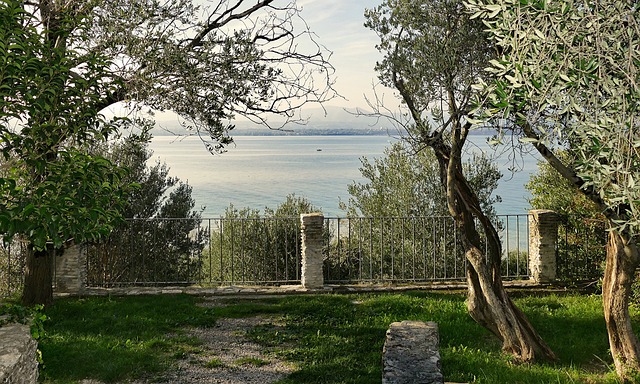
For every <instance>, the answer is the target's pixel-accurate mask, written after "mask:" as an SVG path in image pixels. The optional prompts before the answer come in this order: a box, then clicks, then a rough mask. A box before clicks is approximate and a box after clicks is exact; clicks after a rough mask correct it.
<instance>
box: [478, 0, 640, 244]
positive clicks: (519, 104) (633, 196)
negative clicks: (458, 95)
mask: <svg viewBox="0 0 640 384" xmlns="http://www.w3.org/2000/svg"><path fill="white" fill-rule="evenodd" d="M466 4H467V7H468V8H469V9H470V11H471V12H472V13H473V14H474V16H475V17H477V18H481V19H483V22H484V24H485V25H486V26H487V28H488V30H489V31H490V33H491V35H492V38H493V39H494V40H495V41H496V42H497V44H498V45H499V46H500V47H501V48H502V52H503V58H502V59H501V60H496V61H492V62H491V67H490V68H489V69H488V71H489V72H491V73H493V74H496V75H497V76H498V78H497V79H496V80H495V81H494V82H492V83H490V82H487V83H480V84H479V85H478V86H477V89H480V90H483V91H484V93H485V95H486V96H485V97H483V98H479V99H478V111H482V113H483V117H484V120H485V121H487V120H491V119H495V118H507V119H512V120H514V121H515V122H516V124H526V125H528V126H530V127H532V129H533V130H532V132H536V135H539V136H541V137H540V139H541V140H542V141H544V142H545V143H549V142H554V141H556V142H558V144H560V145H562V146H564V147H565V148H569V149H571V151H572V153H574V154H575V156H576V159H575V161H574V163H573V164H572V165H571V169H572V170H573V171H575V173H576V174H577V176H578V177H579V178H580V179H581V180H584V185H576V187H580V188H583V190H585V191H586V190H587V189H586V188H587V187H588V188H590V191H591V192H590V193H591V194H592V196H593V197H594V198H596V199H600V200H601V202H602V204H603V205H604V206H606V207H608V208H609V209H610V211H609V212H615V214H614V215H615V216H618V217H617V218H616V219H615V223H617V224H616V225H618V228H619V229H621V228H627V229H631V230H632V231H633V232H634V233H638V232H639V231H640V214H639V212H640V209H638V201H640V192H638V188H636V185H637V180H639V178H640V160H639V159H640V154H639V152H638V150H637V148H638V147H636V146H635V144H636V143H638V141H639V140H640V139H639V137H638V133H637V132H638V121H639V120H638V119H639V118H640V116H639V115H638V112H639V111H640V109H639V108H638V102H637V101H638V99H639V97H640V86H639V84H640V71H639V68H638V64H639V63H640V48H639V47H640V29H638V28H637V22H636V20H637V18H638V12H639V11H638V9H637V8H636V7H635V5H634V4H632V3H629V2H626V1H621V0H607V1H605V2H604V3H603V2H598V3H597V5H594V3H591V2H588V1H583V0H566V1H562V2H559V3H552V2H546V1H533V2H532V1H521V0H486V1H483V2H482V1H475V0H474V1H468V2H467V3H466ZM497 9H500V11H499V12H497V13H496V10H497ZM514 112H516V113H514ZM528 136H529V140H530V141H531V142H532V143H535V142H539V140H538V137H535V136H532V135H531V134H528ZM521 141H523V140H521ZM540 142H541V141H540ZM610 219H611V218H610Z"/></svg>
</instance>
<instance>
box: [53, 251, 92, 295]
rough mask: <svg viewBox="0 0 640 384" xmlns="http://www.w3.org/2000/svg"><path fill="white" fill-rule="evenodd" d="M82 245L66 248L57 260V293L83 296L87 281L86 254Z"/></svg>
mask: <svg viewBox="0 0 640 384" xmlns="http://www.w3.org/2000/svg"><path fill="white" fill-rule="evenodd" d="M83 248H84V247H82V246H81V245H77V244H73V245H71V246H69V247H65V249H64V252H62V254H61V255H60V254H57V255H56V259H55V275H54V276H55V291H56V292H57V293H68V294H75V295H78V294H81V293H82V292H84V288H85V286H86V281H87V263H86V253H85V251H84V249H83Z"/></svg>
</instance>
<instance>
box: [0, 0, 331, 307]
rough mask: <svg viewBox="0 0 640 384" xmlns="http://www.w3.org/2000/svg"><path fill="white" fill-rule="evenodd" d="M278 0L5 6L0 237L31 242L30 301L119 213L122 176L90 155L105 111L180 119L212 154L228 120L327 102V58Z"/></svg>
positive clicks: (49, 0)
mask: <svg viewBox="0 0 640 384" xmlns="http://www.w3.org/2000/svg"><path fill="white" fill-rule="evenodd" d="M278 2H279V1H276V0H260V1H249V0H219V1H214V2H211V3H209V4H208V5H207V6H203V7H201V6H196V5H194V4H193V3H192V1H191V0H178V1H170V2H159V1H155V0H115V1H111V0H109V1H106V0H88V1H85V0H82V1H81V0H70V1H69V0H64V1H63V0H36V1H27V2H25V1H17V0H6V1H2V2H0V11H1V12H2V13H1V15H0V17H1V18H2V19H1V20H0V21H1V22H2V23H1V24H2V27H1V28H0V35H1V36H0V37H1V39H0V41H2V45H1V46H0V56H1V60H0V65H1V67H0V76H1V78H2V83H1V84H2V86H1V87H0V95H1V97H0V103H1V104H0V105H1V108H0V113H1V115H0V121H1V123H2V125H1V129H0V135H1V139H2V140H1V144H0V149H1V150H2V153H3V156H4V160H5V161H6V163H4V164H5V166H6V167H8V169H9V176H8V177H3V178H2V179H1V183H0V188H2V189H1V190H0V193H1V194H2V210H1V211H0V232H2V233H3V234H5V235H6V237H7V238H10V237H12V236H13V235H22V236H24V237H26V238H27V240H28V241H29V242H30V243H31V244H32V245H33V247H32V248H33V250H34V252H32V253H33V257H30V258H29V260H30V262H28V263H27V274H26V277H25V290H24V295H23V300H24V301H25V303H32V302H44V303H46V302H50V301H51V300H52V290H51V277H50V275H51V263H50V261H51V257H52V255H53V252H54V251H55V249H58V251H59V250H60V249H61V247H62V246H63V244H64V243H65V242H66V241H67V240H69V239H74V240H75V241H77V242H80V241H84V240H95V239H97V238H98V237H99V236H101V235H104V234H107V233H108V232H109V231H110V229H111V228H112V225H111V223H112V222H113V219H115V218H117V217H118V216H119V209H118V204H115V202H116V201H118V200H121V197H122V196H121V195H122V193H123V192H124V191H120V190H117V189H114V188H113V187H112V186H113V185H114V184H119V180H120V179H121V178H122V176H123V174H122V171H121V170H120V169H119V168H118V167H115V166H114V165H113V164H111V163H110V162H109V161H107V160H105V159H100V158H95V157H92V156H89V155H87V154H86V152H85V151H84V148H87V147H91V146H93V145H94V144H95V143H98V142H100V141H102V140H105V139H107V138H109V137H111V136H112V135H113V134H114V131H115V130H116V129H117V128H119V125H120V124H119V123H120V122H121V121H122V119H114V120H109V121H108V120H107V119H105V118H104V117H103V116H102V115H101V114H100V112H101V111H102V110H103V109H104V108H106V107H109V106H113V105H116V104H118V103H120V104H119V105H124V106H125V107H127V108H128V109H129V110H134V111H138V110H141V109H143V108H146V107H151V108H153V109H155V110H171V111H174V112H176V113H177V114H178V115H179V116H180V117H181V118H182V120H181V121H182V122H183V124H184V125H185V127H187V128H189V129H192V130H193V131H194V132H195V133H196V134H198V135H199V136H200V137H201V138H202V139H203V140H204V141H205V144H206V146H207V148H208V149H209V150H210V151H220V150H222V148H223V146H224V145H225V144H227V143H229V142H230V141H231V138H230V137H229V134H228V131H229V130H230V129H232V128H233V125H232V124H231V123H230V121H231V120H232V119H233V118H234V117H236V116H244V117H247V118H249V119H251V120H253V121H256V122H261V123H265V124H267V125H269V122H268V121H267V120H268V117H269V116H273V115H277V116H280V117H282V118H284V120H285V121H291V120H297V119H298V115H297V114H296V112H297V111H298V108H299V107H300V106H302V105H304V104H305V103H310V102H322V101H324V100H326V99H327V98H330V97H332V96H333V91H332V88H331V74H332V67H331V66H330V65H329V64H328V62H327V61H326V57H327V54H326V52H325V50H324V49H323V47H321V46H320V45H319V44H317V43H316V42H315V40H314V39H313V36H314V35H313V34H312V33H311V32H310V31H309V30H308V27H307V26H306V24H305V23H304V20H302V19H301V18H300V16H299V9H298V8H296V7H295V5H294V4H293V3H289V4H287V3H285V4H284V5H281V6H278V5H277V3H278ZM305 49H308V50H307V51H305ZM272 126H273V125H272ZM276 127H277V126H276ZM104 207H109V208H108V209H106V208H104ZM47 244H50V245H49V246H48V245H47Z"/></svg>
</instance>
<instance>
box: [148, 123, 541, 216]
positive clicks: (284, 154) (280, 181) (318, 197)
mask: <svg viewBox="0 0 640 384" xmlns="http://www.w3.org/2000/svg"><path fill="white" fill-rule="evenodd" d="M234 140H235V142H236V145H235V146H231V147H230V148H229V151H228V152H226V153H224V154H223V155H211V154H210V153H209V152H207V151H206V149H205V148H204V146H203V144H202V142H201V141H200V140H199V139H198V138H196V137H187V138H184V139H182V140H179V139H176V138H175V137H173V136H157V137H154V138H153V140H152V142H151V145H150V147H151V149H152V150H153V151H154V156H153V157H152V159H153V160H155V159H160V161H164V162H166V163H167V164H168V165H169V167H170V168H171V172H170V174H171V175H173V176H177V177H179V178H180V179H181V180H183V181H188V183H189V185H191V186H192V187H193V194H194V198H195V200H196V204H197V207H204V208H205V210H204V213H203V216H204V217H218V216H220V215H221V214H223V213H224V210H225V208H227V207H228V206H229V204H230V203H232V204H233V205H234V206H235V207H237V208H243V207H251V208H256V209H264V207H270V208H276V207H277V206H278V205H279V204H280V203H282V202H283V201H284V199H285V197H286V196H287V195H288V194H290V193H295V194H296V195H297V196H304V197H306V198H307V199H309V200H310V201H311V203H313V204H314V205H315V206H317V207H319V208H322V211H323V212H324V214H325V215H326V216H343V215H344V212H342V211H340V209H339V208H338V203H339V201H340V199H342V200H343V201H347V200H348V198H349V194H348V193H347V185H348V184H350V183H353V182H354V181H364V179H363V178H362V176H361V175H360V172H359V167H360V166H361V162H360V158H361V157H362V156H366V157H367V158H369V160H370V161H371V160H372V159H373V158H376V157H380V156H382V154H383V151H384V148H385V147H386V146H388V145H389V144H390V143H391V142H392V141H393V140H394V139H393V138H390V137H387V136H236V137H234ZM473 142H474V143H475V144H476V145H477V147H476V150H489V151H491V152H490V153H493V150H491V149H490V148H489V147H488V145H486V143H485V138H484V137H480V136H477V137H474V138H473ZM498 165H499V167H500V169H501V171H502V173H503V175H504V176H503V180H502V181H501V183H500V186H499V188H498V190H497V192H496V193H497V194H498V195H500V196H502V198H503V202H502V203H500V204H499V205H497V210H498V213H500V214H515V213H525V212H526V210H527V209H528V206H529V204H528V202H527V198H528V197H529V196H530V195H529V193H528V192H527V191H526V190H525V188H524V184H525V183H526V182H527V181H528V179H529V175H530V174H531V173H532V172H534V171H535V169H536V163H535V160H534V159H533V158H530V157H529V158H526V159H525V161H524V168H523V170H522V171H519V172H517V173H515V174H512V173H511V172H510V171H509V170H508V168H509V167H510V166H511V165H512V164H511V161H509V160H508V158H507V156H502V157H501V158H499V159H498Z"/></svg>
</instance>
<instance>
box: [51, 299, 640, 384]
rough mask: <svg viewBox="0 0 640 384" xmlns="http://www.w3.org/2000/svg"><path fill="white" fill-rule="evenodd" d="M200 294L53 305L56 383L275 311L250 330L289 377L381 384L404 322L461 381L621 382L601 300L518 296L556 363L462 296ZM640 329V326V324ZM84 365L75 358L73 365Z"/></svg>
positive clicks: (162, 360) (164, 364)
mask: <svg viewBox="0 0 640 384" xmlns="http://www.w3.org/2000/svg"><path fill="white" fill-rule="evenodd" d="M201 300H202V299H199V298H194V297H191V296H153V297H127V298H90V299H66V300H60V301H58V302H56V304H55V305H53V306H52V307H51V308H49V309H47V315H48V316H49V317H51V319H52V320H51V323H50V324H47V330H48V332H49V336H48V338H46V339H45V340H44V341H43V343H42V344H41V348H42V351H43V357H44V360H45V364H46V368H45V370H44V371H43V377H44V378H45V382H56V383H58V382H60V383H62V382H69V381H73V380H80V379H86V378H89V379H97V380H101V381H104V382H115V381H121V380H130V379H135V378H140V377H153V376H154V375H161V373H162V372H163V371H164V370H166V369H168V368H169V367H171V365H172V364H174V363H175V360H176V359H178V358H181V357H184V356H185V355H186V354H187V352H188V351H194V350H197V348H198V341H197V340H195V339H190V338H188V337H186V336H184V333H183V329H184V328H185V327H188V326H211V325H213V324H214V323H215V320H216V319H217V318H223V317H224V318H231V317H235V318H237V317H251V316H255V315H268V316H269V317H270V318H272V319H273V320H272V321H271V323H270V324H264V325H261V326H258V327H256V328H254V329H253V330H252V331H250V332H249V337H250V338H252V339H253V340H254V341H256V342H258V343H260V344H262V345H263V346H264V347H266V348H267V349H268V350H269V351H270V352H271V353H273V354H275V355H277V356H279V357H280V358H282V359H286V360H288V361H291V362H293V363H294V364H295V366H296V367H297V370H296V371H295V372H294V373H293V374H291V375H290V376H289V377H288V378H287V379H285V380H283V381H281V383H362V384H364V383H367V384H368V383H374V382H380V379H381V375H382V364H381V359H382V347H383V344H384V340H385V332H386V330H387V329H388V327H389V325H390V324H391V323H392V322H394V321H402V320H421V321H435V322H437V323H438V325H439V329H440V343H441V356H442V366H443V370H444V374H445V378H446V379H447V380H450V381H458V382H476V383H492V384H493V383H497V384H499V383H545V384H546V383H615V382H616V379H615V376H614V375H613V374H612V373H611V370H610V363H611V361H610V356H609V355H608V339H607V335H606V330H605V327H604V320H603V316H602V306H601V304H600V297H598V296H571V295H568V296H562V297H558V296H554V295H549V296H535V297H534V296H532V297H521V298H518V299H516V304H517V305H518V306H519V307H520V308H521V309H522V310H523V311H524V312H525V313H526V314H527V316H528V317H529V319H530V320H531V322H532V324H533V325H534V327H535V328H536V329H537V330H538V331H539V332H540V334H541V335H542V337H543V338H544V339H545V340H546V341H547V342H548V343H549V345H550V346H551V348H552V349H553V350H554V351H555V352H556V353H557V355H558V357H559V362H557V363H555V364H534V365H518V364H514V362H513V361H512V359H511V358H510V357H509V356H506V355H504V354H502V353H501V351H500V348H501V345H500V342H499V341H498V340H497V338H495V337H494V336H493V335H491V334H490V333H489V332H488V331H486V330H485V329H484V328H482V327H480V326H479V325H477V324H476V323H475V322H474V321H473V320H472V319H471V318H470V317H469V315H468V314H467V310H466V306H465V297H464V296H463V295H459V294H453V295H452V294H446V293H428V292H405V293H401V294H354V295H329V294H327V295H306V296H284V297H282V298H268V299H264V300H262V299H252V300H238V299H234V300H225V301H224V302H223V303H224V306H217V307H213V308H203V307H201V306H198V305H196V304H197V303H198V302H199V301H201ZM635 326H636V327H637V326H638V324H635ZM70 361H71V362H73V364H69V362H70Z"/></svg>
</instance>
